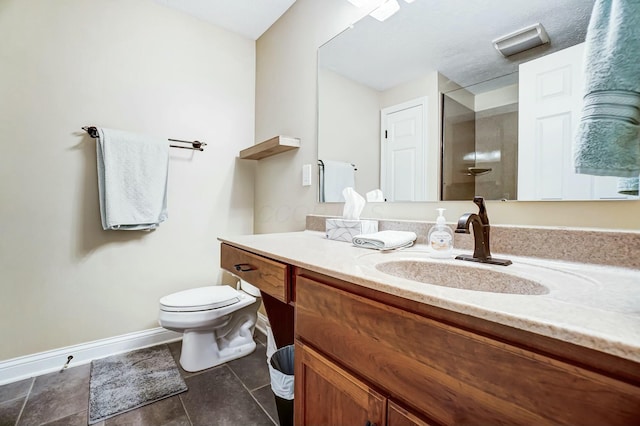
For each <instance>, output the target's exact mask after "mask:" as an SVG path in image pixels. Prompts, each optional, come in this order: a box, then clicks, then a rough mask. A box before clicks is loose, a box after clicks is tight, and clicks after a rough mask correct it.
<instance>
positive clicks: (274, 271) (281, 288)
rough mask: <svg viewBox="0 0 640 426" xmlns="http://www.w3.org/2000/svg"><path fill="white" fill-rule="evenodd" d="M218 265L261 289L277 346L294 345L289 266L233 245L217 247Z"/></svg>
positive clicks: (290, 268)
mask: <svg viewBox="0 0 640 426" xmlns="http://www.w3.org/2000/svg"><path fill="white" fill-rule="evenodd" d="M220 267H222V269H226V270H227V271H229V272H231V273H232V274H234V275H236V276H238V277H240V278H241V279H243V280H245V281H246V282H248V283H249V284H252V285H254V286H256V287H257V288H258V289H260V294H261V296H262V303H263V305H264V309H265V311H267V316H268V317H269V323H270V325H271V331H272V332H273V337H274V340H275V342H276V345H277V346H278V347H279V348H280V347H282V346H286V345H291V344H293V327H294V318H293V315H294V311H293V302H292V298H293V281H292V269H293V268H292V267H291V265H288V264H286V263H282V262H278V261H276V260H273V259H269V258H267V257H264V256H261V255H258V254H255V253H251V252H249V251H246V250H242V249H239V248H237V247H233V246H231V245H229V244H222V245H221V246H220Z"/></svg>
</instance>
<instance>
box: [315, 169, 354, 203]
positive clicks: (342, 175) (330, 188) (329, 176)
mask: <svg viewBox="0 0 640 426" xmlns="http://www.w3.org/2000/svg"><path fill="white" fill-rule="evenodd" d="M323 163H324V175H323V176H324V182H323V189H324V194H323V196H324V199H323V200H322V201H324V202H327V203H335V202H338V203H344V201H345V200H344V197H343V196H342V191H343V190H344V189H345V188H349V187H350V188H355V186H356V178H355V170H354V168H353V165H352V164H351V163H345V162H343V161H330V160H329V161H324V162H323Z"/></svg>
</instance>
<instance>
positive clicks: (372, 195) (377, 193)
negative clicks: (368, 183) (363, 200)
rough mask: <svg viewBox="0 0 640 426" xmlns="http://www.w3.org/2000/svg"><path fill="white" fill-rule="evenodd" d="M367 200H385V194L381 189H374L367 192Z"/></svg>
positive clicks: (370, 201)
mask: <svg viewBox="0 0 640 426" xmlns="http://www.w3.org/2000/svg"><path fill="white" fill-rule="evenodd" d="M367 202H368V203H373V202H384V195H383V194H382V191H381V190H380V189H374V190H373V191H369V192H367Z"/></svg>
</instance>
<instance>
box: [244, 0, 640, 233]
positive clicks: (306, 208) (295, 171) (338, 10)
mask: <svg viewBox="0 0 640 426" xmlns="http://www.w3.org/2000/svg"><path fill="white" fill-rule="evenodd" d="M359 14H360V12H359V11H357V10H356V9H355V8H354V7H353V6H351V5H350V4H349V3H348V2H346V1H344V0H322V1H320V0H297V1H296V3H295V4H294V5H293V6H292V7H291V8H290V9H289V10H288V11H287V13H286V14H285V15H284V16H283V17H282V18H281V19H280V20H279V21H278V22H276V24H275V25H274V26H272V27H271V28H270V29H269V30H268V31H267V32H266V33H265V34H264V35H263V36H262V37H260V38H259V39H258V41H257V44H256V63H257V70H256V142H260V141H262V140H265V139H267V138H269V137H272V136H273V135H276V134H290V135H292V136H297V137H300V138H301V139H302V147H301V148H300V149H299V150H298V151H297V152H290V153H286V154H281V155H277V156H274V157H271V158H267V159H265V160H261V161H260V162H258V165H257V175H256V187H255V188H256V198H255V208H256V210H255V231H256V232H259V233H264V232H276V231H291V230H301V229H303V228H304V221H305V215H306V214H307V213H321V214H323V213H327V214H337V213H341V211H342V205H341V204H325V205H321V204H318V203H317V202H316V198H315V197H316V191H317V190H316V184H317V179H314V182H313V183H314V184H313V186H312V187H302V186H301V184H300V175H301V168H302V165H303V164H305V163H308V164H315V162H316V159H317V157H316V149H317V143H316V126H317V124H316V123H317V120H316V99H317V96H316V95H317V93H316V63H317V61H316V51H317V49H318V47H319V46H320V45H322V44H323V43H325V42H327V41H328V40H329V39H330V38H332V37H333V36H335V35H336V34H338V33H339V32H340V31H342V30H344V29H345V28H346V27H347V26H348V25H349V24H350V23H352V22H354V21H355V19H356V18H357V17H358V15H359ZM438 205H444V206H445V207H446V208H447V218H448V220H449V221H454V220H455V219H456V218H457V217H458V216H459V215H461V214H462V213H464V212H466V211H473V210H474V209H475V206H474V205H473V204H472V203H471V202H470V201H469V202H452V201H451V202H433V203H415V204H384V205H378V204H372V205H368V206H367V207H365V212H364V214H365V215H366V216H369V217H380V218H397V219H418V220H433V219H435V217H436V212H435V210H434V209H435V208H436V207H437V206H438ZM488 210H489V214H490V219H491V220H492V223H496V224H522V225H561V226H580V227H602V228H622V229H638V228H639V227H640V224H639V222H638V218H639V217H640V201H590V202H579V201H567V202H499V201H496V202H489V203H488Z"/></svg>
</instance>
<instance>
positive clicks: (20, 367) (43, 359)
mask: <svg viewBox="0 0 640 426" xmlns="http://www.w3.org/2000/svg"><path fill="white" fill-rule="evenodd" d="M258 322H259V321H258ZM181 338H182V334H181V333H176V332H174V331H169V330H166V329H164V328H161V327H157V328H152V329H149V330H143V331H137V332H134V333H128V334H123V335H121V336H116V337H110V338H107V339H101V340H96V341H93V342H88V343H82V344H79V345H74V346H67V347H65V348H60V349H54V350H51V351H46V352H40V353H37V354H33V355H27V356H22V357H19V358H13V359H9V360H7V361H0V385H3V384H5V383H11V382H15V381H18V380H22V379H27V378H29V377H34V376H38V375H41V374H46V373H51V372H54V371H59V370H61V369H62V367H63V366H64V364H65V363H66V362H67V357H68V356H70V355H72V356H73V359H72V360H71V362H70V363H69V366H70V367H75V366H77V365H82V364H87V363H89V362H91V361H92V360H94V359H98V358H104V357H106V356H109V355H115V354H119V353H123V352H128V351H131V350H134V349H141V348H145V347H148V346H154V345H159V344H161V343H169V342H174V341H176V340H180V339H181Z"/></svg>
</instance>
